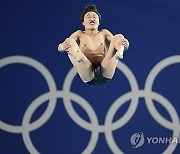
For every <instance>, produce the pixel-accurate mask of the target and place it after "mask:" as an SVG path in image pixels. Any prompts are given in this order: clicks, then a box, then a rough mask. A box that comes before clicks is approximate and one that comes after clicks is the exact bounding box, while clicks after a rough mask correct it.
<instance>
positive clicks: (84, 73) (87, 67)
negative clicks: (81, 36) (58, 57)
mask: <svg viewBox="0 0 180 154" xmlns="http://www.w3.org/2000/svg"><path fill="white" fill-rule="evenodd" d="M68 56H69V59H70V61H71V63H72V64H73V66H74V67H75V69H76V71H77V72H78V74H79V76H80V78H81V79H82V81H83V82H89V81H91V80H92V79H93V78H94V68H93V66H92V64H91V62H90V61H89V60H88V59H87V60H86V61H81V62H77V60H76V59H75V58H74V57H73V56H71V55H70V54H68Z"/></svg>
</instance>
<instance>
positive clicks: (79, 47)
mask: <svg viewBox="0 0 180 154" xmlns="http://www.w3.org/2000/svg"><path fill="white" fill-rule="evenodd" d="M81 22H82V25H83V26H84V31H82V30H77V31H76V32H74V33H73V34H71V36H70V37H69V38H66V39H65V41H64V42H63V43H60V44H59V45H58V51H59V52H63V51H66V52H67V54H68V57H69V59H70V61H71V63H72V64H73V66H74V67H75V69H76V70H77V72H78V74H79V76H80V78H81V79H82V81H83V82H84V83H87V84H91V85H93V84H94V85H96V84H104V83H107V82H108V81H109V80H111V79H112V78H113V76H114V73H115V70H116V67H117V64H118V61H119V59H122V58H123V54H124V51H125V50H127V49H128V47H129V41H128V40H127V39H126V38H125V37H124V36H123V35H122V34H116V35H114V36H113V35H112V33H111V32H110V31H109V30H107V29H102V30H99V29H98V27H99V25H100V22H101V15H100V13H99V12H98V10H97V8H96V6H95V5H87V6H86V7H85V9H84V11H83V12H82V14H81Z"/></svg>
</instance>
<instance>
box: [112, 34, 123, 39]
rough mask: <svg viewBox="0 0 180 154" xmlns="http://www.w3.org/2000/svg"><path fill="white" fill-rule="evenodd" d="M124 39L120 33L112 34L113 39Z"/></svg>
mask: <svg viewBox="0 0 180 154" xmlns="http://www.w3.org/2000/svg"><path fill="white" fill-rule="evenodd" d="M123 39H124V36H123V35H122V34H116V35H115V36H114V41H121V40H123Z"/></svg>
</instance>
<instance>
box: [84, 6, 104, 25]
mask: <svg viewBox="0 0 180 154" xmlns="http://www.w3.org/2000/svg"><path fill="white" fill-rule="evenodd" d="M87 12H95V13H96V14H97V15H98V16H99V22H100V21H101V15H100V13H99V12H98V10H97V8H96V5H94V4H88V5H86V7H85V8H84V10H83V12H82V14H81V17H80V19H81V22H83V21H84V15H85V14H86V13H87Z"/></svg>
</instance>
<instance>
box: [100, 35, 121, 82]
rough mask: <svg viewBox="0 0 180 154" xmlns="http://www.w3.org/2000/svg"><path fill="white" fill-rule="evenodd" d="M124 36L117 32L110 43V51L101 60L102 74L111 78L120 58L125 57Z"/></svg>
mask: <svg viewBox="0 0 180 154" xmlns="http://www.w3.org/2000/svg"><path fill="white" fill-rule="evenodd" d="M123 39H124V36H123V35H121V34H117V35H115V36H114V38H113V40H112V41H111V43H110V46H109V49H108V52H107V54H106V56H105V57H104V59H103V61H102V62H101V71H102V75H103V76H104V77H106V78H109V79H111V78H112V77H113V75H114V73H115V70H116V67H117V64H118V60H119V58H122V57H123V52H124V45H122V41H123Z"/></svg>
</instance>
